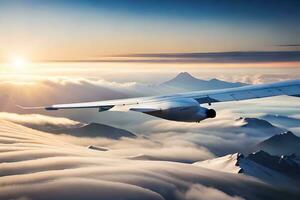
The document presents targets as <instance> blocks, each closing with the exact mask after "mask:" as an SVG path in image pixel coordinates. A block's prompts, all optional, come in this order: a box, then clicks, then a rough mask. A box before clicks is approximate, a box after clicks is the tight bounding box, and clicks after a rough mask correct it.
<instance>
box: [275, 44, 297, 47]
mask: <svg viewBox="0 0 300 200" xmlns="http://www.w3.org/2000/svg"><path fill="white" fill-rule="evenodd" d="M276 46H277V47H300V44H279V45H276Z"/></svg>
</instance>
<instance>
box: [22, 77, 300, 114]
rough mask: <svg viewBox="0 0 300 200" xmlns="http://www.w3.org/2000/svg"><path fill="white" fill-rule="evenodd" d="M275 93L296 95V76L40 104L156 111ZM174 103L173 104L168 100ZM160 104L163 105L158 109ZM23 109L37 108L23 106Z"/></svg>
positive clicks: (299, 83)
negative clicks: (218, 87) (233, 85)
mask: <svg viewBox="0 0 300 200" xmlns="http://www.w3.org/2000/svg"><path fill="white" fill-rule="evenodd" d="M279 95H288V96H298V97H300V79H298V80H290V81H283V82H276V83H268V84H258V85H250V86H242V87H238V88H230V89H221V90H208V91H196V92H188V93H178V94H173V95H163V96H153V97H141V98H130V99H116V100H108V101H94V102H84V103H71V104H55V105H51V106H46V107H43V108H45V109H46V110H59V109H76V108H98V109H99V111H107V110H111V111H128V110H133V111H139V112H146V111H156V110H161V109H166V108H173V107H176V108H178V107H182V104H181V103H180V101H186V100H187V101H189V100H194V101H197V102H198V103H199V104H205V103H208V104H210V103H217V102H227V101H241V100H247V99H256V98H265V97H272V96H279ZM172 102H174V103H172ZM160 105H163V107H164V108H162V107H161V106H160ZM23 108H25V109H30V108H40V107H23Z"/></svg>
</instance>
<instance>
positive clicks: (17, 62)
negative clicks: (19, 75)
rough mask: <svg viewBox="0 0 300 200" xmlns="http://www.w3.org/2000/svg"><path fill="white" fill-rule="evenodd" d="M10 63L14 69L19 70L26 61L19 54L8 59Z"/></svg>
mask: <svg viewBox="0 0 300 200" xmlns="http://www.w3.org/2000/svg"><path fill="white" fill-rule="evenodd" d="M10 65H11V67H13V68H14V69H16V70H21V69H24V68H25V67H26V65H28V61H27V60H26V59H25V58H24V57H21V56H14V57H12V58H11V59H10Z"/></svg>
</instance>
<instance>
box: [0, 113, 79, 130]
mask: <svg viewBox="0 0 300 200" xmlns="http://www.w3.org/2000/svg"><path fill="white" fill-rule="evenodd" d="M0 120H6V121H11V122H15V123H18V124H23V125H27V126H30V125H53V126H58V127H72V126H75V125H78V124H80V122H78V121H74V120H71V119H68V118H64V117H51V116H47V115H40V114H17V113H8V112H0Z"/></svg>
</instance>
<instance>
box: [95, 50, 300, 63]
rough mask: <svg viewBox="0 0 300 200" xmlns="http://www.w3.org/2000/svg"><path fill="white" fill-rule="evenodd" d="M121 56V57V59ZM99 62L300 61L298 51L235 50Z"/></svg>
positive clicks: (121, 56)
mask: <svg viewBox="0 0 300 200" xmlns="http://www.w3.org/2000/svg"><path fill="white" fill-rule="evenodd" d="M122 58H123V59H122ZM98 61H101V62H150V63H172V62H175V63H258V62H291V61H300V51H235V52H209V53H153V54H128V55H118V56H116V59H111V60H109V59H103V60H98Z"/></svg>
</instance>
